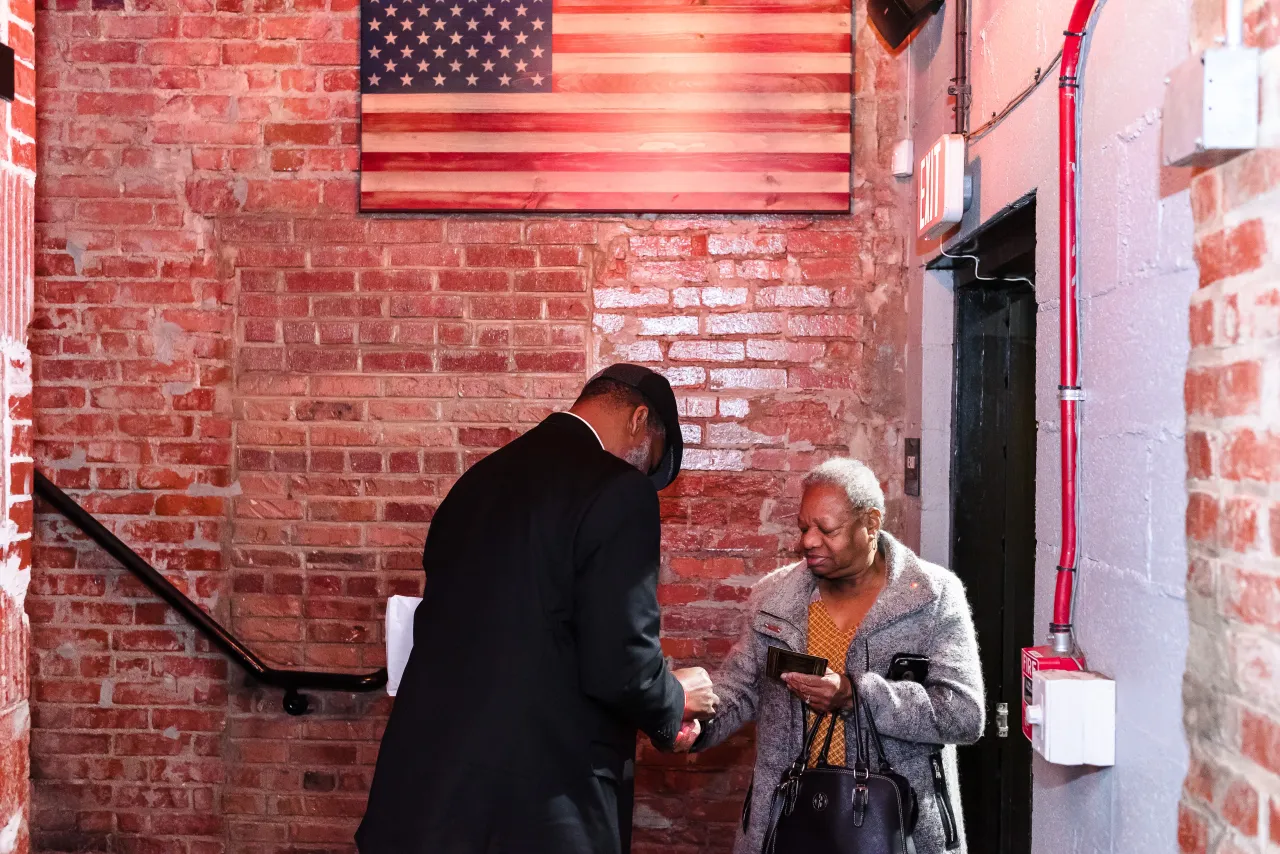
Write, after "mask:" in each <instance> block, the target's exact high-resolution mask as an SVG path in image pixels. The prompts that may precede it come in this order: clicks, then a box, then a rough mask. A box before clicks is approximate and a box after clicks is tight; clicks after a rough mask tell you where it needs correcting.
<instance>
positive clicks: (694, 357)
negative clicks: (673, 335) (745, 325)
mask: <svg viewBox="0 0 1280 854" xmlns="http://www.w3.org/2000/svg"><path fill="white" fill-rule="evenodd" d="M745 356H746V352H745V347H744V346H743V344H742V342H741V341H676V342H675V343H673V344H672V345H671V347H670V348H668V350H667V357H668V358H669V359H671V360H672V361H676V362H741V361H742V360H743V359H744V358H745Z"/></svg>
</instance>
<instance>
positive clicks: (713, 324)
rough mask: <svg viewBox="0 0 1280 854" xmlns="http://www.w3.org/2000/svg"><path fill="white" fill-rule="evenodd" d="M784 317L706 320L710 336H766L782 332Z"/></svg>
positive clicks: (758, 315) (762, 315)
mask: <svg viewBox="0 0 1280 854" xmlns="http://www.w3.org/2000/svg"><path fill="white" fill-rule="evenodd" d="M785 328H786V317H785V316H784V315H782V314H773V313H755V314H752V313H743V314H723V315H711V316H710V317H708V318H707V333H708V334H710V335H768V334H770V333H779V332H783V331H784V330H785Z"/></svg>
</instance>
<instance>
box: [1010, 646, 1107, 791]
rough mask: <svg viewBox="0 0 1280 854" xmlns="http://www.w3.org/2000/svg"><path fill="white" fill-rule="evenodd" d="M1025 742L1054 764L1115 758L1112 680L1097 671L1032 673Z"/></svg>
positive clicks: (1097, 763)
mask: <svg viewBox="0 0 1280 854" xmlns="http://www.w3.org/2000/svg"><path fill="white" fill-rule="evenodd" d="M1027 721H1028V723H1030V724H1031V746H1032V747H1033V748H1035V750H1036V752H1037V753H1039V754H1040V755H1041V756H1043V757H1044V758H1045V760H1046V761H1048V762H1052V763H1053V764H1054V765H1092V766H1096V767H1107V766H1111V765H1115V764H1116V683H1115V681H1114V680H1112V679H1108V678H1106V677H1105V676H1101V675H1099V674H1097V673H1089V672H1086V671H1072V670H1046V671H1040V672H1037V673H1036V674H1035V676H1034V677H1032V681H1031V705H1029V706H1027Z"/></svg>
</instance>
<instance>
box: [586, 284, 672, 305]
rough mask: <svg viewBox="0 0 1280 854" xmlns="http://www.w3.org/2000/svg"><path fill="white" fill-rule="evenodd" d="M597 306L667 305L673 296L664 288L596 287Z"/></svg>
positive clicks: (593, 293)
mask: <svg viewBox="0 0 1280 854" xmlns="http://www.w3.org/2000/svg"><path fill="white" fill-rule="evenodd" d="M592 296H593V297H594V298H595V305H596V308H639V307H642V306H654V305H666V304H667V303H668V302H669V301H670V299H671V297H670V294H669V293H668V292H667V291H666V290H664V289H662V288H640V289H638V290H629V289H627V288H596V289H595V290H594V291H593V292H592Z"/></svg>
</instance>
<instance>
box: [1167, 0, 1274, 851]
mask: <svg viewBox="0 0 1280 854" xmlns="http://www.w3.org/2000/svg"><path fill="white" fill-rule="evenodd" d="M1201 5H1203V6H1204V8H1203V9H1201V12H1202V14H1200V15H1198V20H1199V22H1200V31H1199V33H1198V39H1199V41H1200V42H1201V43H1202V44H1203V43H1207V42H1208V41H1209V40H1210V39H1211V38H1212V37H1213V35H1215V34H1216V33H1220V32H1221V29H1222V19H1221V14H1220V12H1221V7H1222V4H1221V3H1218V4H1216V12H1215V8H1213V6H1214V4H1209V3H1205V4H1201ZM1246 24H1247V42H1248V43H1249V44H1252V45H1256V46H1258V47H1261V48H1263V49H1264V50H1265V51H1266V54H1264V56H1265V57H1267V59H1264V67H1265V66H1266V64H1267V63H1268V61H1270V62H1271V64H1272V65H1274V58H1275V57H1276V56H1277V55H1280V54H1278V53H1277V51H1280V48H1278V47H1277V44H1278V43H1280V2H1277V0H1266V2H1262V3H1255V4H1252V5H1251V8H1250V11H1249V13H1248V15H1247V18H1246ZM1263 89H1264V93H1263V106H1262V109H1263V124H1264V128H1265V130H1264V137H1269V138H1268V139H1267V140H1266V141H1267V143H1268V145H1270V146H1273V148H1272V149H1271V150H1265V149H1260V150H1258V151H1254V152H1250V153H1248V154H1245V155H1243V156H1241V157H1238V158H1236V159H1234V160H1232V161H1230V162H1229V163H1227V164H1225V165H1223V166H1221V167H1219V168H1216V169H1210V170H1205V171H1203V172H1201V173H1200V174H1198V175H1197V176H1196V178H1195V180H1194V183H1193V184H1192V204H1193V208H1194V215H1195V222H1196V258H1197V261H1198V263H1199V266H1200V284H1201V288H1200V290H1199V292H1198V293H1197V294H1196V296H1195V298H1194V300H1193V302H1192V304H1191V345H1192V351H1191V360H1190V364H1189V365H1188V368H1187V382H1186V402H1187V427H1188V432H1187V461H1188V468H1189V477H1190V481H1189V484H1188V489H1189V491H1190V496H1189V504H1188V507H1187V539H1188V547H1189V552H1190V558H1191V566H1190V574H1189V576H1188V585H1187V598H1188V602H1189V605H1190V612H1191V644H1190V650H1189V652H1188V656H1187V673H1186V681H1185V690H1184V694H1185V699H1186V710H1185V716H1186V728H1187V738H1188V741H1189V743H1190V747H1191V769H1190V772H1189V773H1188V776H1187V781H1186V786H1185V789H1184V792H1183V799H1182V808H1181V812H1180V814H1179V819H1178V839H1179V843H1180V847H1181V849H1182V850H1183V851H1185V852H1191V853H1192V854H1203V852H1218V854H1242V852H1248V851H1259V850H1273V849H1272V848H1271V847H1269V846H1280V784H1277V779H1280V777H1278V775H1280V690H1278V688H1277V686H1280V349H1278V348H1277V343H1278V342H1280V289H1278V288H1277V280H1278V279H1280V248H1277V247H1280V153H1278V152H1277V151H1276V150H1275V149H1274V146H1275V145H1276V143H1277V139H1276V138H1275V132H1274V130H1272V128H1274V127H1275V121H1276V119H1277V118H1280V112H1278V111H1277V107H1278V105H1277V103H1276V95H1277V87H1276V85H1275V80H1274V78H1272V79H1268V78H1267V77H1266V76H1264V86H1263Z"/></svg>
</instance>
